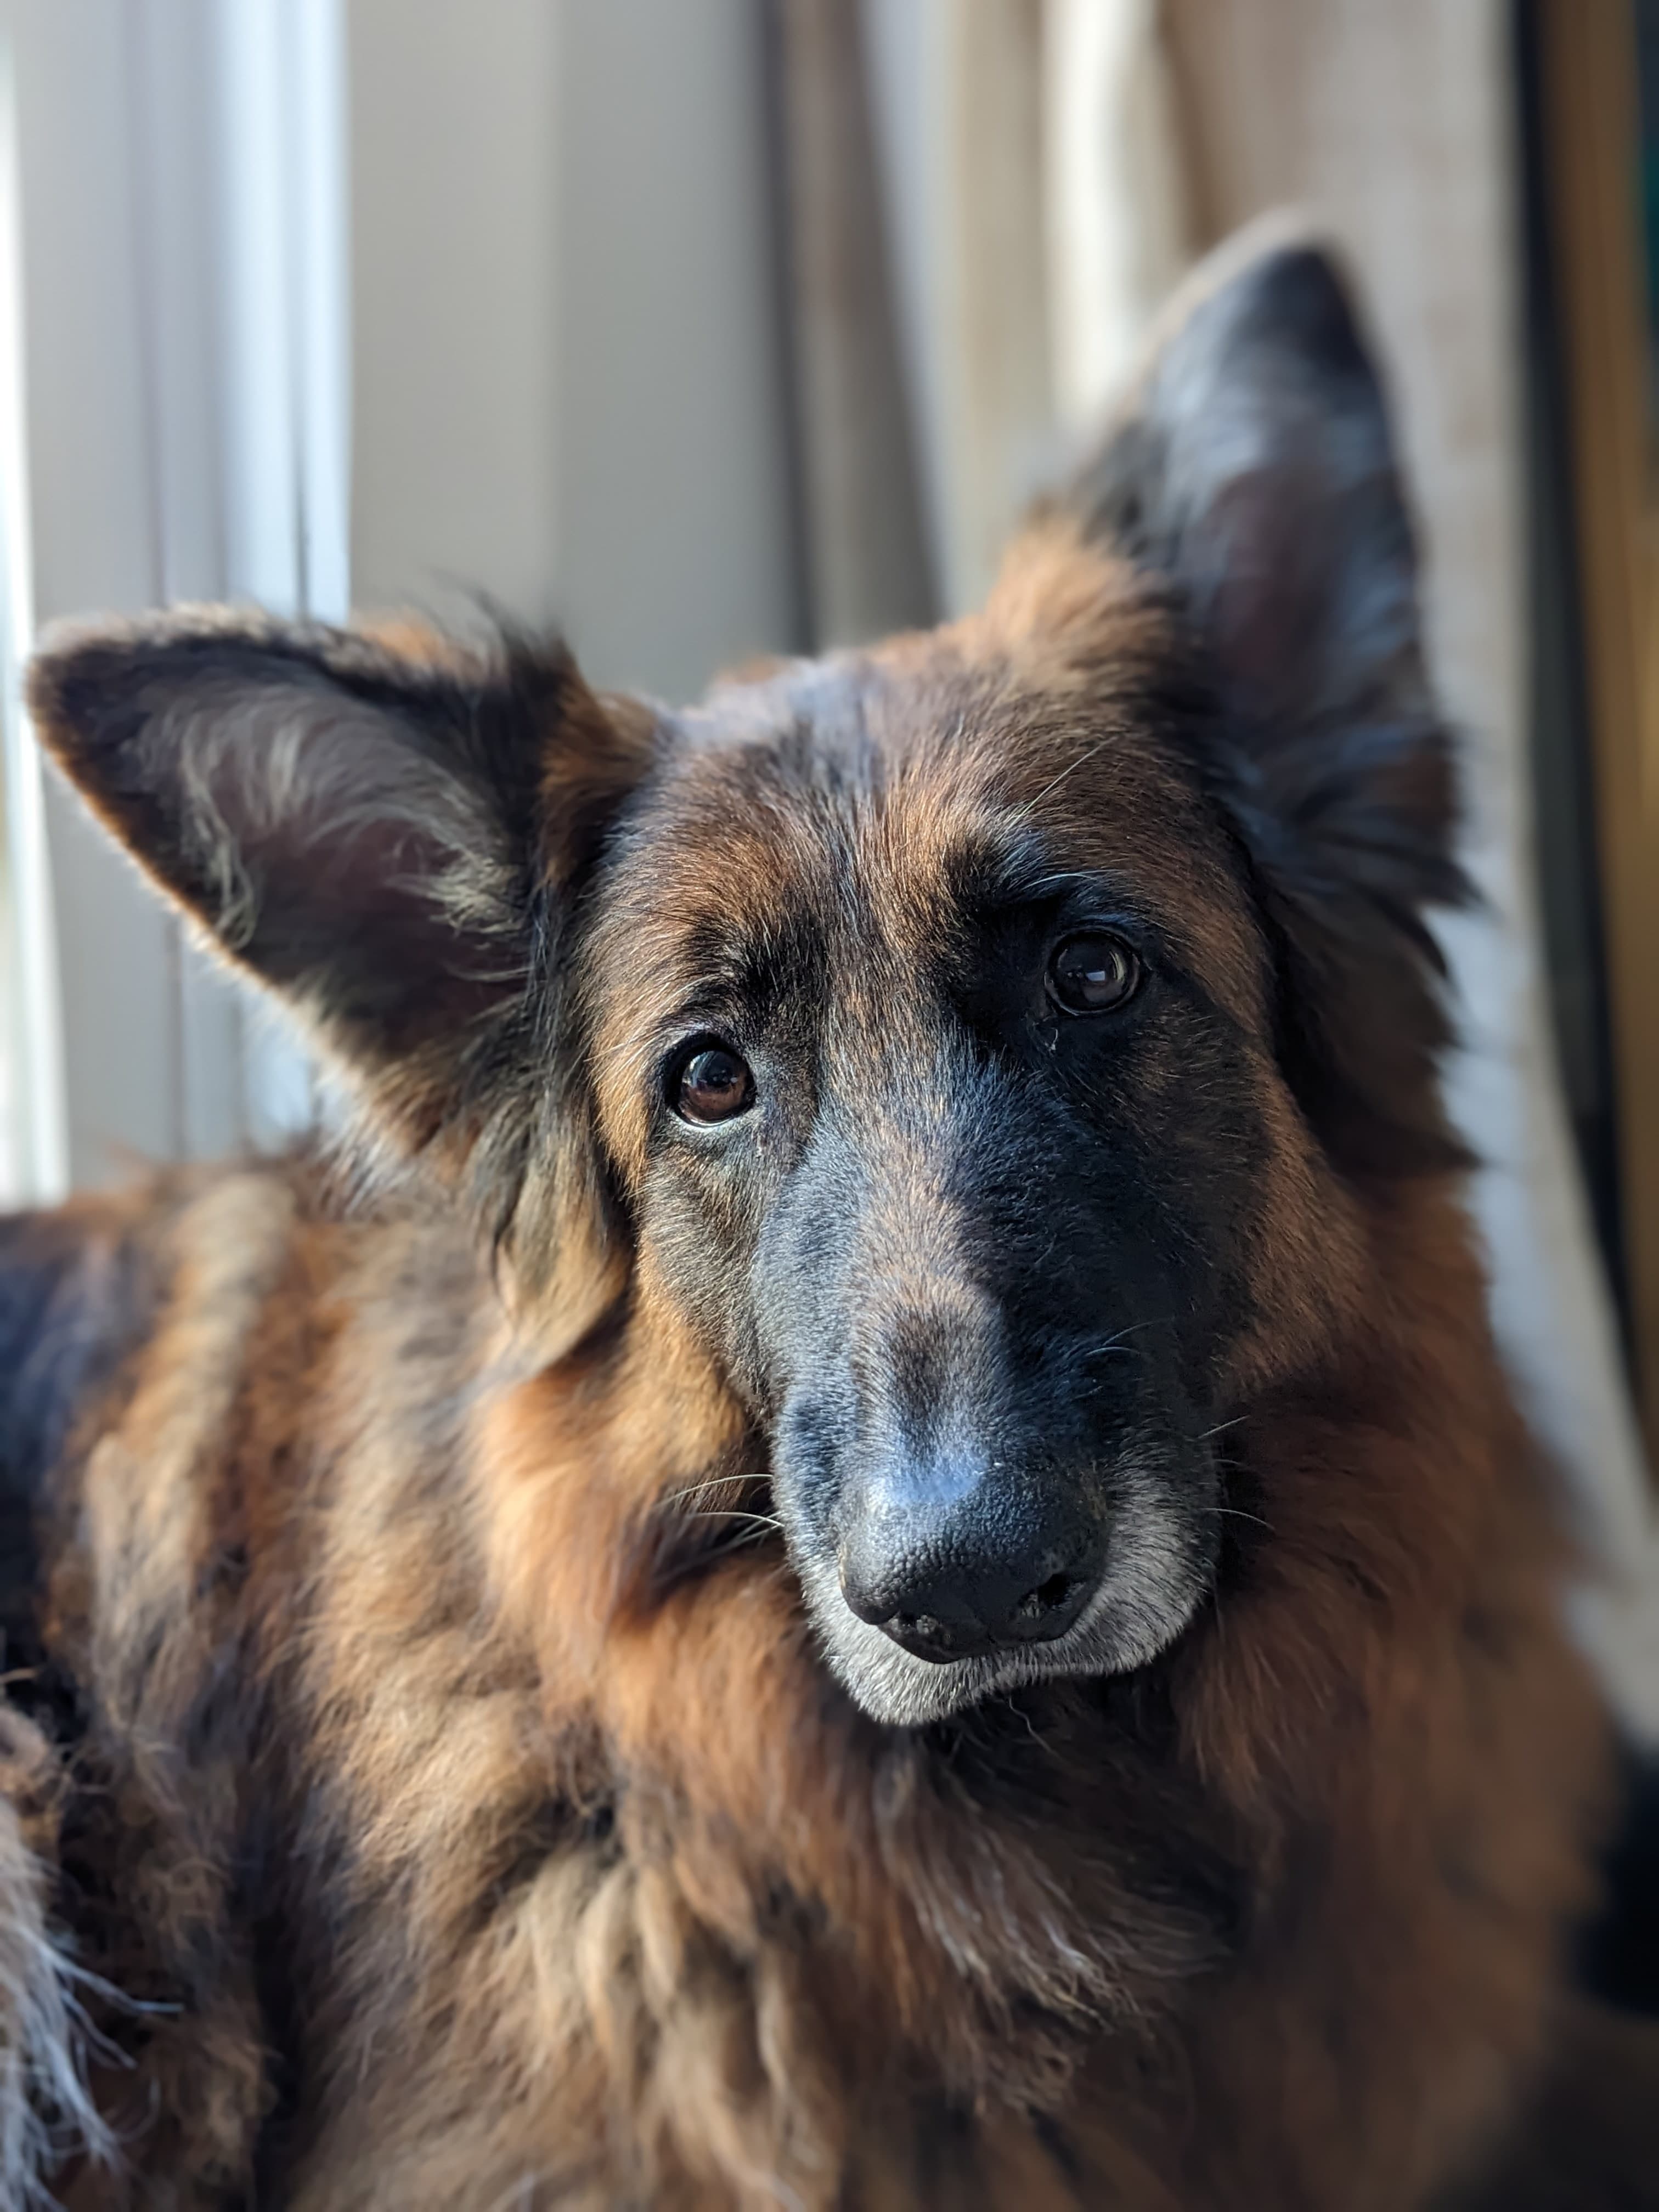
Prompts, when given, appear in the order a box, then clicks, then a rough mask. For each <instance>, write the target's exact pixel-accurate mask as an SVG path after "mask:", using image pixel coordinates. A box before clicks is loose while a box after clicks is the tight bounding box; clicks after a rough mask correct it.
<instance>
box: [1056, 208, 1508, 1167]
mask: <svg viewBox="0 0 1659 2212" xmlns="http://www.w3.org/2000/svg"><path fill="white" fill-rule="evenodd" d="M1068 503H1069V504H1070V506H1071V507H1072V510H1073V513H1075V514H1076V515H1077V517H1078V519H1079V521H1080V522H1081V524H1082V526H1083V528H1084V530H1085V533H1086V534H1087V535H1088V536H1089V537H1091V538H1094V539H1096V540H1097V541H1099V542H1103V543H1104V544H1109V545H1110V546H1111V547H1112V548H1113V549H1114V550H1116V551H1117V552H1119V553H1121V554H1123V555H1127V556H1128V557H1129V558H1130V559H1131V560H1132V561H1133V562H1135V563H1136V564H1137V565H1139V567H1141V568H1143V569H1146V570H1147V571H1150V572H1153V573H1155V574H1158V576H1160V577H1162V578H1164V579H1167V580H1169V582H1170V585H1171V586H1173V587H1174V592H1175V597H1176V604H1177V606H1178V609H1179V611H1180V612H1181V614H1182V617H1184V621H1185V623H1186V625H1187V628H1188V636H1189V639H1190V641H1191V642H1192V644H1193V646H1194V648H1195V649H1196V650H1197V651H1198V653H1200V657H1201V659H1202V661H1203V665H1204V667H1205V669H1206V686H1207V688H1208V690H1209V691H1210V693H1211V695H1212V708H1213V711H1212V712H1208V713H1206V714H1203V715H1201V716H1200V718H1199V727H1198V730H1197V733H1196V737H1195V739H1194V742H1195V744H1196V745H1197V748H1198V752H1199V757H1200V769H1201V770H1202V772H1203V773H1204V774H1205V775H1206V779H1207V780H1208V781H1209V782H1210V784H1211V786H1212V789H1213V790H1214V791H1215V792H1216V793H1217V795H1218V798H1219V799H1220V801H1221V803H1222V804H1223V805H1224V806H1225V810H1226V811H1227V813H1228V815H1229V817H1230V818H1231V823H1232V824H1233V826H1234V828H1235V830H1236V832H1237V836H1238V838H1239V841H1240V842H1241V844H1242V846H1243V849H1244V851H1245V852H1246V854H1248V856H1249V861H1250V863H1251V866H1252V869H1253V872H1254V874H1255V880H1256V882H1257V884H1258V885H1259V887H1260V889H1261V896H1262V899H1263V904H1264V907H1265V908H1266V910H1267V915H1268V918H1269V920H1270V922H1271V925H1272V927H1273V930H1274V933H1275V936H1276V939H1277V941H1278V943H1279V951H1280V954H1281V957H1282V960H1283V963H1284V964H1285V990H1284V992H1283V994H1282V995H1283V1002H1284V1007H1285V1036H1284V1039H1283V1043H1284V1050H1285V1060H1286V1064H1287V1067H1288V1068H1289V1070H1290V1072H1291V1075H1292V1077H1293V1079H1294V1080H1295V1081H1296V1082H1297V1086H1298V1088H1299V1090H1300V1091H1302V1093H1303V1096H1304V1103H1306V1104H1307V1106H1308V1107H1309V1109H1310V1113H1311V1114H1312V1115H1313V1116H1314V1118H1315V1119H1316V1122H1317V1124H1318V1125H1319V1126H1320V1127H1322V1131H1323V1133H1325V1134H1326V1135H1327V1137H1328V1140H1329V1141H1331V1143H1332V1144H1333V1146H1334V1148H1335V1149H1336V1150H1337V1151H1338V1152H1340V1153H1341V1154H1342V1155H1343V1156H1344V1157H1345V1158H1346V1159H1347V1160H1348V1161H1350V1162H1351V1163H1352V1164H1353V1165H1354V1166H1356V1167H1357V1168H1359V1169H1363V1170H1384V1169H1388V1168H1392V1167H1405V1168H1416V1167H1419V1166H1431V1165H1435V1164H1442V1163H1445V1164H1450V1162H1451V1161H1452V1160H1453V1159H1454V1158H1455V1157H1457V1154H1456V1148H1455V1146H1453V1145H1452V1144H1451V1143H1450V1141H1449V1139H1448V1138H1447V1136H1446V1134H1445V1132H1444V1129H1443V1120H1442V1116H1441V1113H1440V1109H1439V1105H1438V1101H1437V1092H1436V1086H1435V1083H1434V1070H1435V1063H1436V1060H1437V1054H1438V1052H1439V1050H1440V1048H1441V1047H1442V1046H1443V1043H1444V1042H1445V1035H1446V1024H1445V1017H1444V1013H1443V1010H1442V1007H1441V1005H1440V1000H1439V994H1438V991H1437V964H1438V963H1437V952H1436V949H1435V945H1434V940H1433V939H1432V937H1431V935H1430V933H1429V932H1428V930H1427V928H1426V927H1425V922H1424V919H1423V917H1424V914H1425V910H1426V909H1427V908H1431V907H1433V906H1435V905H1450V904H1456V903H1460V902H1462V901H1463V900H1464V899H1465V898H1466V896H1467V895H1468V893H1467V886H1466V881H1465V878H1464V876H1463V874H1462V870H1461V868H1460V866H1459V865H1458V862H1457V859H1456V855H1455V839H1456V830H1457V814H1458V808H1457V796H1456V777H1455V761H1454V758H1453V755H1452V749H1451V746H1450V744H1449V738H1448V736H1447V733H1446V731H1445V729H1444V726H1443V723H1442V721H1441V720H1440V719H1439V717H1438V715H1437V712H1436V709H1435V706H1434V702H1433V700H1432V697H1431V692H1430V688H1429V684H1428V680H1427V678H1426V675H1425V667H1424V659H1423V651H1422V641H1421V635H1420V630H1419V616H1418V600H1417V564H1416V556H1415V550H1414V545H1413V532H1412V528H1411V524H1410V520H1409V518H1408V516H1407V508H1406V501H1405V498H1404V495H1403V491H1402V489H1401V481H1400V476H1399V471H1398V468H1397V465H1396V462H1395V452H1394V444H1393V439H1392V436H1391V434H1390V429H1389V417H1388V411H1387V408H1386V405H1385V403H1384V399H1383V392H1382V390H1381V387H1380V385H1379V381H1378V378H1377V375H1376V370H1375V368H1373V366H1372V363H1371V361H1370V357H1369V356H1368V354H1367V351H1366V349H1365V346H1364V342H1363V340H1362V337H1361V336H1360V332H1359V330H1358V325H1357V321H1356V318H1355V314H1354V312H1353V309H1352V305H1351V303H1350V301H1349V298H1348V296H1347V293H1346V288H1345V285H1344V283H1343V281H1342V279H1341V277H1340V275H1339V274H1338V271H1337V270H1336V268H1335V266H1334V264H1333V261H1332V259H1331V258H1330V256H1329V255H1328V252H1325V251H1324V250H1322V248H1321V247H1320V246H1316V245H1314V244H1310V243H1309V242H1307V240H1305V239H1301V240H1294V239H1286V238H1285V236H1284V235H1283V234H1282V230H1281V233H1280V234H1279V236H1278V237H1277V238H1276V239H1275V240H1273V243H1272V244H1271V245H1269V246H1267V248H1266V250H1262V248H1261V246H1260V244H1259V243H1255V244H1253V242H1252V241H1251V240H1249V236H1248V234H1247V236H1246V238H1245V239H1244V240H1240V241H1237V242H1236V243H1235V245H1234V246H1232V247H1231V248H1229V249H1224V252H1223V253H1222V254H1221V255H1219V256H1218V257H1217V258H1216V260H1215V262H1213V263H1212V264H1210V265H1209V266H1208V267H1207V268H1206V269H1204V270H1200V272H1199V275H1198V276H1197V277H1196V279H1195V280H1194V283H1193V284H1192V285H1191V286H1190V287H1189V288H1188V291H1187V292H1186V293H1185V294H1183V295H1181V296H1180V297H1179V298H1178V299H1177V300H1176V302H1175V303H1174V304H1173V306H1172V308H1171V310H1170V314H1169V315H1168V317H1167V318H1166V319H1165V321H1164V325H1163V327H1162V329H1161V331H1160V332H1159V333H1158V340H1157V343H1156V345H1155V348H1154V350H1153V352H1152V356H1151V358H1150V360H1149V362H1148V364H1147V366H1146V369H1145V371H1144V373H1143V374H1142V376H1141V378H1140V379H1139V382H1138V384H1137V386H1136V387H1135V388H1134V390H1133V392H1132V394H1131V396H1130V398H1129V401H1128V403H1127V405H1126V406H1125V408H1124V409H1123V410H1122V412H1121V415H1120V416H1119V417H1118V419H1117V421H1116V422H1115V427H1114V428H1113V431H1112V433H1111V435H1109V438H1108V440H1107V441H1106V443H1105V445H1104V446H1103V449H1102V451H1101V452H1100V453H1099V455H1098V456H1097V459H1095V460H1094V461H1093V462H1092V463H1091V465H1089V466H1088V468H1086V469H1085V471H1083V472H1082V473H1081V474H1080V475H1079V477H1078V478H1077V479H1076V481H1075V483H1073V487H1072V489H1071V493H1070V497H1069V502H1068Z"/></svg>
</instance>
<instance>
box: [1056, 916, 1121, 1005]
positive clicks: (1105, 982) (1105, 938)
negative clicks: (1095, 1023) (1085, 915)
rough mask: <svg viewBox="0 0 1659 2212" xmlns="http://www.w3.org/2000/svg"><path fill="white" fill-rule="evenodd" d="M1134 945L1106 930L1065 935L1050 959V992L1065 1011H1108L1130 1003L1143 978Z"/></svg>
mask: <svg viewBox="0 0 1659 2212" xmlns="http://www.w3.org/2000/svg"><path fill="white" fill-rule="evenodd" d="M1140 973H1141V970H1140V961H1139V957H1138V955H1137V954H1136V952H1135V950H1134V947H1133V945H1126V944H1125V943H1124V941H1123V939H1121V937H1113V936H1110V935H1109V934H1108V933H1106V932H1105V931H1104V930H1084V931H1079V933H1078V934H1077V935H1076V936H1075V937H1066V938H1062V939H1061V940H1060V943H1059V944H1058V945H1056V946H1055V947H1054V951H1053V952H1052V953H1051V954H1050V956H1049V959H1048V977H1047V984H1048V996H1049V997H1050V998H1051V999H1052V1000H1054V1004H1055V1006H1058V1007H1059V1008H1060V1011H1061V1012H1063V1013H1067V1014H1109V1013H1111V1012H1113V1011H1114V1010H1115V1008H1117V1007H1119V1006H1127V1004H1128V1002H1129V1000H1131V999H1132V998H1133V996H1134V994H1135V992H1136V990H1137V988H1138V987H1139V982H1140Z"/></svg>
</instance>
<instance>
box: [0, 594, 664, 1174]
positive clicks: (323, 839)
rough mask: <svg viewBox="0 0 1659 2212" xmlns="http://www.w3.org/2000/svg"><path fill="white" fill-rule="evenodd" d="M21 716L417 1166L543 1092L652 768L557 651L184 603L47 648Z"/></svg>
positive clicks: (635, 727)
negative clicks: (575, 907) (292, 1014)
mask: <svg viewBox="0 0 1659 2212" xmlns="http://www.w3.org/2000/svg"><path fill="white" fill-rule="evenodd" d="M29 699H30V705H31V707H32V709H33V714H34V716H35V719H36V721H37V723H38V725H39V727H40V734H41V737H42V738H43V739H44V741H45V743H46V746H47V747H48V749H49V750H51V752H52V754H53V755H54V756H55V757H56V758H57V760H58V763H60V764H61V766H62V767H63V768H64V770H65V771H66V773H67V774H68V775H70V778H71V779H72V780H73V781H74V782H75V783H76V785H78V786H79V787H80V789H81V791H82V793H84V795H85V796H86V798H87V799H88V800H89V802H90V803H91V805H92V806H93V808H94V811H96V812H97V813H98V814H99V815H100V817H102V819H103V820H104V822H105V823H106V824H107V825H108V826H109V828H110V829H112V830H113V831H114V833H115V834H116V836H118V838H119V839H120V840H121V841H122V842H123V843H124V844H125V845H126V846H127V847H128V848H130V849H131V852H132V853H133V854H135V855H136V856H137V859H138V860H139V861H140V862H141V863H142V864H143V866H144V868H145V869H146V870H147V871H148V872H149V874H150V875H151V876H153V877H154V878H155V880H156V881H157V882H158V883H159V884H161V887H162V889H163V890H166V891H167V893H168V894H169V895H170V896H172V897H173V899H174V900H176V901H177V902H178V903H179V905H181V906H182V907H184V908H185V909H186V911H187V912H188V913H189V914H190V915H192V916H193V917H194V919H195V920H196V921H197V922H198V923H199V924H200V925H201V926H202V927H204V929H205V930H206V931H207V932H208V933H209V934H210V936H211V938H212V939H214V940H215V941H216V944H217V945H218V946H219V947H220V949H221V950H222V951H223V952H225V953H226V954H227V955H228V957H229V958H230V959H231V960H232V961H233V962H234V963H236V964H237V965H238V966H239V967H240V968H242V969H246V971H248V972H249V973H251V974H252V975H253V976H254V977H256V978H257V979H258V981H260V982H261V983H263V984H264V985H265V986H267V987H269V988H270V990H272V991H274V992H275V993H276V994H277V996H278V997H280V998H281V999H283V1000H286V1001H287V1002H288V1003H289V1004H290V1005H291V1006H293V1007H294V1008H295V1009H296V1010H297V1012H299V1013H300V1015H301V1018H302V1019H303V1020H304V1021H305V1022H306V1023H307V1025H308V1026H309V1027H310V1028H311V1029H312V1030H313V1032H314V1034H315V1035H316V1036H317V1037H318V1038H319V1041H320V1042H321V1043H322V1044H323V1046H324V1047H325V1049H326V1050H327V1051H328V1052H329V1053H330V1054H331V1055H332V1056H333V1057H334V1058H335V1060H337V1061H338V1062H339V1063H341V1064H343V1066H344V1067H345V1069H346V1070H347V1071H348V1073H349V1074H350V1075H352V1076H353V1077H354V1078H355V1079H356V1085H357V1087H358V1089H359V1090H360V1091H362V1093H363V1095H364V1097H365V1098H366V1101H367V1103H368V1108H369V1110H370V1113H371V1115H372V1116H373V1118H374V1121H376V1122H377V1123H378V1125H379V1126H380V1128H381V1130H382V1131H383V1132H385V1133H387V1134H389V1135H390V1136H391V1137H392V1139H393V1141H394V1142H395V1143H396V1144H397V1145H398V1146H399V1148H401V1149H402V1150H404V1151H405V1152H429V1153H432V1154H433V1155H434V1156H435V1157H437V1158H441V1159H446V1160H450V1161H452V1162H453V1163H454V1164H459V1163H460V1162H461V1161H462V1160H464V1159H465V1157H466V1156H467V1154H468V1152H470V1151H471V1148H472V1146H474V1145H475V1143H476V1142H477V1139H479V1137H480V1136H481V1134H482V1133H483V1131H484V1128H485V1127H486V1125H487V1124H489V1122H490V1121H492V1120H493V1119H495V1117H497V1115H498V1114H499V1109H500V1106H501V1098H502V1095H503V1092H504V1091H505V1090H507V1089H510V1088H511V1087H513V1085H521V1086H525V1087H526V1088H527V1089H528V1090H529V1091H538V1090H540V1089H544V1088H545V1087H546V1086H547V1085H549V1084H550V1081H551V1079H552V1078H551V1071H550V1068H549V1067H548V1066H547V1058H548V1052H549V1035H550V994H552V993H553V992H554V991H555V990H556V981H557V974H556V971H557V967H558V953H559V949H560V939H561V935H562V930H563V927H564V925H565V922H566V921H567V919H568V912H569V908H570V904H571V902H572V899H573V898H574V895H575V893H576V891H577V890H578V889H579V887H580V881H581V879H582V877H583V874H584V872H585V871H586V868H587V866H589V864H590V862H591V860H592V858H593V856H594V854H595V852H596V850H597V848H598V846H599V842H600V840H601V839H602V837H603V836H604V833H605V828H606V826H607V824H608V823H609V822H610V820H611V817H612V816H613V815H614V814H615V812H616V810H617V807H618V806H619V805H621V804H622V802H623V799H625V798H626V796H627V794H628V793H629V792H630V791H631V789H632V788H633V787H634V786H635V783H636V782H637V781H638V780H639V778H640V776H641V775H642V774H643V773H644V772H645V769H647V766H648V764H649V762H650V760H651V758H652V755H653V734H652V729H651V725H650V722H649V720H648V718H647V717H646V716H644V715H643V714H638V715H634V716H630V715H629V714H627V713H626V712H624V711H622V710H615V709H613V708H611V706H609V705H608V704H602V703H601V702H599V700H598V699H597V698H596V697H595V696H593V694H592V692H591V691H589V690H588V689H587V688H586V685H585V684H583V682H582V681H581V679H580V677H579V676H578V675H577V673H576V671H575V670H574V667H573V665H571V663H570V661H569V659H568V657H567V656H566V655H565V654H564V653H563V652H562V650H560V649H558V648H556V647H531V646H526V645H523V644H520V643H514V642H511V641H508V642H506V643H503V644H501V645H499V646H497V647H494V648H492V649H489V650H479V651H477V652H473V651H469V650H463V649H461V648H459V647H449V646H447V645H446V644H444V642H443V641H441V640H437V639H435V638H432V637H429V636H424V635H420V634H417V633H412V632H411V633H405V634H404V635H402V637H401V640H400V639H399V637H398V634H396V633H392V632H387V633H386V634H384V635H380V636H376V635H374V634H359V633H355V632H349V631H338V630H330V629H320V628H313V627H289V626H284V625H283V624H280V623H275V622H272V621H270V620H268V619H266V618H265V617H262V616H259V615H258V614H240V613H238V614H224V613H218V612H214V611H200V610H191V611H185V612H183V613H177V614H172V615H167V616H161V617H155V618H153V619H150V620H148V621H144V622H141V623H137V624H133V625H130V626H113V625H112V626H106V627H102V628H87V629H67V630H61V631H59V632H58V634H57V635H55V636H53V637H51V638H49V639H48V641H47V643H46V647H45V649H44V650H43V651H42V652H41V653H40V656H39V657H38V658H37V659H36V660H35V662H34V665H33V670H32V672H31V675H30V679H29Z"/></svg>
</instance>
